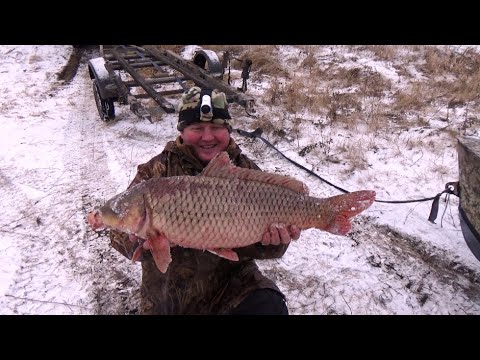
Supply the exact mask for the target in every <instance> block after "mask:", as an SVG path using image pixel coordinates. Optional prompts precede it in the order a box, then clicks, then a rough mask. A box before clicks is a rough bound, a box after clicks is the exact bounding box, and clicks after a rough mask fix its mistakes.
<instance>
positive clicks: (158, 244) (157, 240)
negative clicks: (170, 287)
mask: <svg viewBox="0 0 480 360" xmlns="http://www.w3.org/2000/svg"><path fill="white" fill-rule="evenodd" d="M147 242H148V246H149V248H150V252H151V253H152V256H153V260H154V261H155V265H157V268H158V270H160V272H162V273H164V274H165V273H166V272H167V269H168V265H169V264H170V262H171V261H172V255H171V254H170V243H169V241H168V239H167V238H166V237H165V236H164V235H158V236H157V237H154V238H149V239H148V240H147Z"/></svg>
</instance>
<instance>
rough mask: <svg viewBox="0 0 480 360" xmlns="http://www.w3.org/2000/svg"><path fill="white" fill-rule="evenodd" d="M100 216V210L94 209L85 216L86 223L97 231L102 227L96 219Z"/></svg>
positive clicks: (100, 222)
mask: <svg viewBox="0 0 480 360" xmlns="http://www.w3.org/2000/svg"><path fill="white" fill-rule="evenodd" d="M99 214H101V213H100V210H98V209H96V210H93V211H91V212H90V213H89V214H88V215H87V221H88V223H89V224H90V226H91V227H92V228H93V229H94V230H98V229H100V228H102V227H103V226H104V224H103V223H102V221H101V220H99V219H98V215H99Z"/></svg>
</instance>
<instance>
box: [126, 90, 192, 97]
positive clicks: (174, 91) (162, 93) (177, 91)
mask: <svg viewBox="0 0 480 360" xmlns="http://www.w3.org/2000/svg"><path fill="white" fill-rule="evenodd" d="M183 92H184V90H183V89H176V90H165V91H159V92H158V93H159V94H160V95H175V94H182V93H183ZM134 96H135V97H136V98H137V99H148V98H149V97H150V95H148V94H137V95H134Z"/></svg>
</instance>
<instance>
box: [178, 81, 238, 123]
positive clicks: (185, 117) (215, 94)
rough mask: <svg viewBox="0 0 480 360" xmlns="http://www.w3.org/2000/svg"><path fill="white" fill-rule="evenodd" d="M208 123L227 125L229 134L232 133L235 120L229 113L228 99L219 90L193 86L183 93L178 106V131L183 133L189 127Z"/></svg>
mask: <svg viewBox="0 0 480 360" xmlns="http://www.w3.org/2000/svg"><path fill="white" fill-rule="evenodd" d="M208 121H210V122H213V123H215V124H222V125H225V126H226V127H227V129H228V131H229V132H231V131H232V125H233V119H232V118H231V117H230V114H229V113H228V102H227V97H226V95H225V93H223V92H220V91H218V90H212V89H201V88H199V87H198V86H193V87H191V88H190V89H189V90H187V91H186V92H185V93H183V95H182V98H181V100H180V103H179V104H178V124H177V129H178V130H179V131H182V130H183V129H185V127H187V126H188V125H191V124H194V123H203V122H208Z"/></svg>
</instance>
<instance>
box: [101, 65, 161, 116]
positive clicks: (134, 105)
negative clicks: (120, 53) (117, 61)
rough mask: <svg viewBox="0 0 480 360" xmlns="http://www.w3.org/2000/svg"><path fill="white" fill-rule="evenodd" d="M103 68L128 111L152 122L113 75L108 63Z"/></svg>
mask: <svg viewBox="0 0 480 360" xmlns="http://www.w3.org/2000/svg"><path fill="white" fill-rule="evenodd" d="M105 68H106V69H107V71H108V74H109V75H110V77H111V79H112V81H113V82H114V83H115V85H116V86H117V89H118V91H119V93H120V97H121V100H122V102H123V103H126V104H130V110H132V112H133V113H134V114H135V115H137V116H138V117H139V118H141V119H145V120H148V121H150V122H152V117H151V115H150V114H149V113H148V111H147V110H145V108H144V107H143V106H142V104H141V103H140V102H139V101H138V100H137V99H135V96H133V95H132V94H130V90H129V89H128V88H127V87H126V86H125V84H124V83H123V81H122V79H120V77H119V76H118V75H117V74H116V73H115V71H114V70H113V69H112V67H111V66H110V64H109V63H108V61H107V62H106V63H105Z"/></svg>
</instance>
